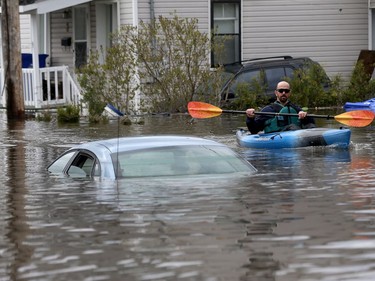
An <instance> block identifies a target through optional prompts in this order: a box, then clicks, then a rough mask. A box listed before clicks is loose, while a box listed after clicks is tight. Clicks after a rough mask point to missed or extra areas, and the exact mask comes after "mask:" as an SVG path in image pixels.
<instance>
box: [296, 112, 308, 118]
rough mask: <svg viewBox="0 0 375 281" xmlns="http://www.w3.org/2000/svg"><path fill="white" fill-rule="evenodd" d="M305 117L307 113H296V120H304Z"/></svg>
mask: <svg viewBox="0 0 375 281" xmlns="http://www.w3.org/2000/svg"><path fill="white" fill-rule="evenodd" d="M306 116H307V112H304V111H300V112H298V119H303V118H306Z"/></svg>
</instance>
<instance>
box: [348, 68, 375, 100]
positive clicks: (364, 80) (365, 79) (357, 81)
mask: <svg viewBox="0 0 375 281" xmlns="http://www.w3.org/2000/svg"><path fill="white" fill-rule="evenodd" d="M374 93H375V81H374V80H372V79H371V75H370V74H368V73H367V72H366V71H365V67H364V64H363V62H362V61H359V62H358V63H357V64H356V66H355V67H354V69H353V71H352V74H351V77H350V81H349V84H348V86H347V87H346V88H345V90H344V91H343V93H342V100H343V103H345V102H347V101H350V102H358V101H364V100H368V99H370V98H373V97H374Z"/></svg>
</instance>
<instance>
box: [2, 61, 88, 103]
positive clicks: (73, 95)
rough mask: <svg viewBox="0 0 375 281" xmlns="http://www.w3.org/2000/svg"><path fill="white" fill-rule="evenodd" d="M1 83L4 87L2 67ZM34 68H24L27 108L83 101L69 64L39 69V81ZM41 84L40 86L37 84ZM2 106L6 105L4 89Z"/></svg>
mask: <svg viewBox="0 0 375 281" xmlns="http://www.w3.org/2000/svg"><path fill="white" fill-rule="evenodd" d="M0 72H1V73H0V74H1V75H0V77H1V78H0V85H1V89H3V88H4V81H3V78H2V77H4V76H3V69H0ZM34 77H35V76H34V69H31V68H23V69H22V80H23V96H24V103H25V108H26V109H36V110H37V109H44V108H56V107H58V106H64V105H69V104H73V105H79V104H80V103H81V98H82V97H81V93H80V89H79V87H78V85H77V83H76V82H75V80H74V79H73V77H72V75H71V74H70V73H69V70H68V67H67V66H55V67H45V68H40V69H39V75H38V76H36V77H38V79H39V81H38V82H39V83H36V81H35V78H34ZM36 85H39V86H36ZM0 103H1V106H2V107H5V106H6V101H5V97H4V91H2V92H1V100H0Z"/></svg>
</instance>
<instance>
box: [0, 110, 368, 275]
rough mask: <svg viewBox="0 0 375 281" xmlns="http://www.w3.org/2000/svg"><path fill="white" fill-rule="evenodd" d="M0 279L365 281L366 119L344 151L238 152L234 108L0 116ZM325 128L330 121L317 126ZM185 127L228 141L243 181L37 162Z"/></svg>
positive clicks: (239, 121)
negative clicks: (110, 174)
mask: <svg viewBox="0 0 375 281" xmlns="http://www.w3.org/2000/svg"><path fill="white" fill-rule="evenodd" d="M0 117H1V119H2V122H1V124H0V127H1V130H0V157H1V158H3V159H4V160H3V165H2V169H0V186H1V187H2V188H1V191H0V216H1V218H2V221H3V223H2V224H1V227H0V255H1V259H0V280H254V281H259V280H260V281H263V280H265V281H273V280H277V281H279V280H285V281H293V280H296V281H297V280H298V281H301V280H306V281H307V280H309V281H310V280H327V281H330V280H340V281H341V280H351V281H352V280H372V279H373V276H375V255H374V248H375V229H374V222H375V212H374V195H375V189H374V186H375V184H374V183H375V171H374V170H375V167H374V166H375V165H374V163H375V162H374V159H375V157H374V155H375V154H374V151H373V141H374V139H373V138H374V137H373V136H374V134H373V128H372V127H367V128H356V129H353V133H352V141H353V144H352V145H351V147H350V149H349V150H338V149H332V148H319V147H314V148H304V149H296V150H275V151H263V150H249V149H245V148H240V147H238V145H237V143H236V140H235V135H234V130H235V128H237V127H239V126H243V125H244V123H243V122H244V116H235V115H227V116H225V115H223V116H222V117H220V118H213V119H207V120H193V122H191V121H192V120H191V118H189V116H186V115H177V116H153V117H148V118H146V119H145V124H144V125H132V126H119V125H118V123H117V121H116V120H113V121H111V122H110V123H109V124H107V125H89V124H88V123H84V122H82V123H81V124H79V125H58V124H56V123H54V122H52V123H43V122H35V121H32V120H28V121H26V122H24V123H19V122H14V123H9V122H7V121H6V119H5V118H4V116H2V115H0ZM326 125H327V126H331V127H334V126H335V124H334V123H327V124H326ZM153 134H179V135H195V136H200V137H205V138H209V139H214V140H217V141H220V142H223V143H226V144H227V145H229V146H230V147H232V148H234V149H235V150H237V151H238V152H239V153H241V154H242V155H243V156H244V157H245V158H246V159H248V160H249V161H250V162H251V163H252V164H253V165H254V166H255V167H256V168H257V169H258V173H257V174H255V175H254V176H252V177H251V178H247V177H245V178H227V177H226V176H223V177H216V178H199V177H197V178H187V179H183V180H172V179H170V180H156V179H154V180H152V181H151V180H145V181H143V180H139V179H138V180H121V181H117V182H112V181H103V182H93V181H74V180H70V179H55V178H51V177H49V176H48V174H47V173H46V171H45V167H46V165H47V164H48V163H49V162H50V161H52V160H53V159H54V158H55V157H56V156H57V155H58V154H60V153H61V152H63V151H64V150H66V149H67V148H68V147H69V146H71V145H72V144H76V143H81V142H85V141H90V140H94V139H102V138H108V137H116V136H132V135H153Z"/></svg>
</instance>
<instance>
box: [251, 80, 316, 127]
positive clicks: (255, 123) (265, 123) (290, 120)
mask: <svg viewBox="0 0 375 281" xmlns="http://www.w3.org/2000/svg"><path fill="white" fill-rule="evenodd" d="M275 95H276V101H275V102H274V103H271V104H269V105H267V106H265V107H264V108H263V109H262V110H261V111H262V112H275V113H293V114H296V116H283V115H277V116H275V115H269V116H268V115H257V116H256V115H255V109H254V108H249V109H247V110H246V115H247V117H246V125H247V128H248V129H249V131H250V133H252V134H257V133H258V132H259V131H262V130H264V132H265V133H271V132H280V131H289V130H299V129H308V128H315V121H314V119H313V118H311V117H308V116H307V113H306V112H304V111H303V110H302V109H301V107H299V106H297V105H295V104H293V103H291V101H290V100H289V97H290V95H291V89H290V85H289V83H288V82H286V81H281V82H279V83H278V84H277V87H276V90H275ZM297 115H298V116H297Z"/></svg>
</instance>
